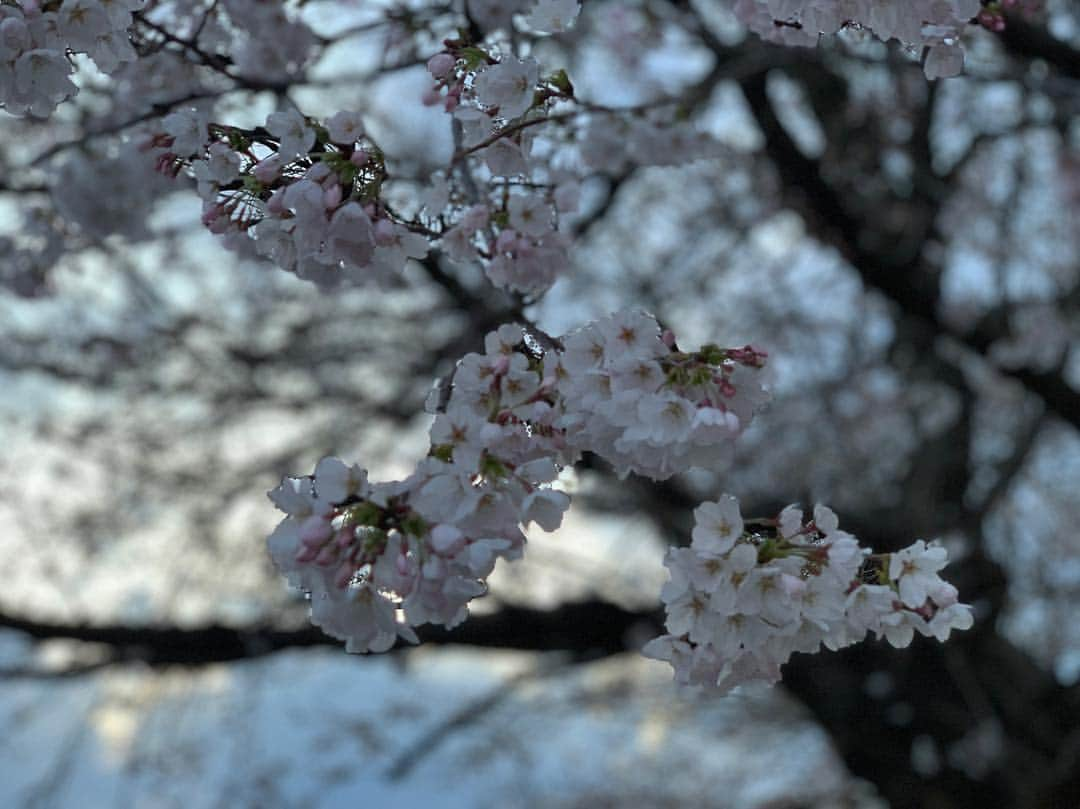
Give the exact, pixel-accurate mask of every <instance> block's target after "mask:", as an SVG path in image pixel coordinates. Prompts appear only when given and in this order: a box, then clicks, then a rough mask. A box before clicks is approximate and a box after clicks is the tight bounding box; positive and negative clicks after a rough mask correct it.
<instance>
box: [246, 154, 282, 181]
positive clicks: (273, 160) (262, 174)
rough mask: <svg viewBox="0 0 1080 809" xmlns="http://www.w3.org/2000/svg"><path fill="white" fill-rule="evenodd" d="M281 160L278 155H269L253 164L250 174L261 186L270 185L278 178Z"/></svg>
mask: <svg viewBox="0 0 1080 809" xmlns="http://www.w3.org/2000/svg"><path fill="white" fill-rule="evenodd" d="M281 165H282V160H281V158H280V157H279V156H278V155H276V154H275V155H270V157H268V158H266V159H265V160H260V161H259V162H258V163H256V164H255V168H253V169H252V170H251V173H252V174H253V175H255V179H256V180H258V181H259V182H260V183H262V184H263V185H270V183H272V182H274V180H276V179H277V178H278V174H279V173H280V172H281Z"/></svg>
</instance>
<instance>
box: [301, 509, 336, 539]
mask: <svg viewBox="0 0 1080 809" xmlns="http://www.w3.org/2000/svg"><path fill="white" fill-rule="evenodd" d="M333 533H334V529H333V528H332V527H331V526H330V521H329V520H327V519H326V518H325V517H322V516H320V515H318V514H313V515H312V516H310V517H308V518H307V519H306V520H304V521H303V522H302V523H300V541H301V542H302V543H303V544H305V545H309V546H312V547H318V546H320V545H322V544H323V543H324V542H326V540H328V539H330V536H331V535H332V534H333Z"/></svg>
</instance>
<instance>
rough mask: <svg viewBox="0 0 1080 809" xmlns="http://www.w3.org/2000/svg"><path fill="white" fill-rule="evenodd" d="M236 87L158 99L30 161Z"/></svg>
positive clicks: (41, 159) (36, 163)
mask: <svg viewBox="0 0 1080 809" xmlns="http://www.w3.org/2000/svg"><path fill="white" fill-rule="evenodd" d="M237 89H238V88H236V87H231V88H228V89H225V90H209V89H207V90H196V91H194V92H191V93H188V94H186V95H183V96H179V97H177V98H173V99H170V100H168V101H159V102H157V103H155V104H152V105H151V106H150V108H149V109H148V110H146V111H145V112H142V113H139V114H138V115H134V116H132V117H131V118H125V119H124V120H122V121H116V122H114V123H110V124H107V125H105V126H102V127H100V128H99V129H91V130H88V131H87V132H85V133H84V134H83V135H82V136H81V137H78V138H76V139H74V140H65V141H61V142H59V143H54V144H53V145H52V146H50V147H49V148H48V149H46V150H45V151H43V152H42V153H41V154H39V155H37V157H35V158H34V159H33V161H31V165H33V166H39V165H41V164H42V163H44V162H45V161H46V160H48V159H49V158H50V157H52V156H54V155H56V154H59V153H60V152H62V151H64V150H65V149H71V148H74V147H79V146H84V145H86V144H87V143H89V142H90V141H92V140H95V139H96V138H101V137H107V136H109V135H117V134H119V133H121V132H123V131H124V130H125V129H130V128H131V127H133V126H136V125H138V124H141V123H143V122H145V121H149V120H151V119H153V118H160V117H162V116H164V115H168V114H169V113H170V112H172V111H173V110H175V109H176V108H177V107H180V106H183V105H184V104H190V103H191V102H192V101H201V100H203V99H207V98H219V97H221V96H223V95H225V94H226V93H231V92H235V91H236V90H237Z"/></svg>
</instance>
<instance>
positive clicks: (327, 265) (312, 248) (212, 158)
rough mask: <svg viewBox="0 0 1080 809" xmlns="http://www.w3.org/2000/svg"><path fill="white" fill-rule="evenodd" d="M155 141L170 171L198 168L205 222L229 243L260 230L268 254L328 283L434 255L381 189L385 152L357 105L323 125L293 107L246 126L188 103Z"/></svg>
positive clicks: (375, 277)
mask: <svg viewBox="0 0 1080 809" xmlns="http://www.w3.org/2000/svg"><path fill="white" fill-rule="evenodd" d="M147 148H148V149H150V150H152V151H153V152H154V155H155V161H156V164H157V166H158V169H159V170H161V171H163V172H165V173H167V174H174V175H175V174H176V173H178V172H179V171H180V170H181V169H182V168H184V167H185V166H188V167H190V170H191V172H192V173H193V174H194V176H195V179H196V181H197V187H198V190H199V194H200V195H201V196H202V198H203V224H205V225H206V226H207V227H208V228H209V229H210V230H211V231H213V232H214V233H218V234H223V235H225V236H226V237H227V239H226V243H227V244H230V243H231V244H233V245H234V246H236V245H237V242H236V241H235V240H237V239H240V240H241V241H240V242H239V244H243V243H245V242H246V241H247V240H248V239H254V242H255V249H256V250H257V251H258V252H259V253H260V254H261V255H264V256H267V257H269V258H270V259H272V260H273V261H274V262H275V263H276V264H278V266H280V267H282V268H283V269H285V270H287V271H289V272H293V273H295V274H296V275H297V276H299V277H300V278H305V279H308V280H310V281H313V282H315V283H316V284H318V285H320V286H322V287H325V288H332V287H334V286H337V285H338V284H340V283H342V282H343V281H351V282H353V283H367V282H371V281H380V280H386V279H390V278H393V277H395V276H397V275H398V274H399V273H400V272H401V270H402V268H403V267H404V265H405V263H406V261H407V260H408V259H409V258H421V257H423V256H424V255H426V254H427V240H426V239H425V238H424V237H423V236H420V235H417V234H416V233H413V232H412V231H411V230H410V229H409V228H408V227H406V226H405V225H404V224H402V223H401V222H400V221H398V220H397V219H396V218H395V217H393V216H392V215H391V213H390V211H389V210H388V209H387V207H386V206H385V204H384V203H383V201H382V200H381V199H380V197H379V190H380V187H381V185H382V183H383V181H384V180H385V179H386V168H385V164H384V162H383V159H382V151H381V150H380V149H379V148H378V147H377V146H376V145H375V144H374V142H373V141H371V140H370V139H369V138H367V137H366V135H365V132H364V126H363V121H362V120H361V117H360V115H359V114H358V113H355V112H350V111H342V112H339V113H337V114H336V115H333V116H331V117H330V118H329V119H328V120H327V121H326V122H325V123H324V124H320V123H316V122H313V121H310V120H309V119H307V118H305V117H304V116H302V115H301V114H300V113H298V112H296V111H295V110H286V111H281V112H275V113H271V114H270V115H269V116H268V117H267V119H266V125H265V127H260V128H258V129H255V130H241V129H238V128H236V127H228V126H222V125H219V124H212V123H210V122H209V121H208V120H207V118H206V116H205V115H204V114H202V113H200V112H199V111H197V110H181V111H178V112H174V113H172V114H171V115H168V116H166V117H165V118H164V119H163V120H162V122H161V131H160V132H156V133H154V135H153V136H152V138H151V139H150V141H149V143H148V144H147ZM230 240H232V241H230Z"/></svg>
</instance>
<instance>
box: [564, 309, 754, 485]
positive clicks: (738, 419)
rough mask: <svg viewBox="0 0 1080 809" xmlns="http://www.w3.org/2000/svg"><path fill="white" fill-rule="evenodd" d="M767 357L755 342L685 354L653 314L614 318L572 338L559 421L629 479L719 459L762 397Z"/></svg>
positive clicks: (580, 445) (572, 438) (581, 445)
mask: <svg viewBox="0 0 1080 809" xmlns="http://www.w3.org/2000/svg"><path fill="white" fill-rule="evenodd" d="M764 364H765V354H764V352H762V351H759V350H757V349H754V348H752V347H750V346H746V347H744V348H741V349H723V348H720V347H719V346H716V345H705V346H702V347H701V348H700V349H699V350H698V351H695V352H685V351H679V350H678V349H677V347H676V346H675V341H674V337H673V336H672V335H671V334H670V333H667V334H663V335H662V334H661V332H660V328H659V326H658V325H657V323H656V321H655V320H654V319H652V318H651V317H649V316H648V315H645V314H643V313H641V312H624V313H620V314H617V315H613V316H611V317H608V318H605V319H603V320H600V321H598V322H596V323H593V324H590V325H589V326H586V327H585V328H583V329H581V330H579V331H577V332H574V333H573V334H571V335H570V336H568V337H567V338H566V339H565V341H564V350H563V352H562V354H561V357H560V366H559V376H560V381H559V392H560V395H561V397H562V408H563V415H562V417H561V419H560V420H559V422H558V423H559V426H560V427H562V428H564V429H565V430H566V431H567V434H568V441H569V442H570V443H571V444H572V445H573V446H574V447H575V448H576V449H578V450H589V451H591V452H595V453H597V454H598V455H600V456H601V457H603V458H605V459H607V460H608V461H610V462H611V463H612V464H613V465H614V466H615V468H616V469H617V470H618V472H619V474H620V475H621V476H624V477H625V476H626V475H627V474H629V473H630V472H634V473H637V474H640V475H645V476H647V477H650V478H653V479H656V480H659V479H664V478H668V477H670V476H671V475H673V474H676V473H677V472H683V471H686V470H687V469H689V468H691V467H706V468H707V467H710V466H715V465H717V463H718V462H719V461H720V460H722V457H723V455H724V454H725V453H726V452H727V451H728V450H729V449H730V447H731V445H732V442H733V440H734V439H735V437H736V436H738V435H739V434H740V433H741V432H742V430H743V429H745V427H746V426H747V425H748V424H749V422H750V419H751V417H752V415H753V413H754V410H755V409H756V408H757V407H758V406H759V405H760V404H761V402H762V401H763V399H764V391H763V390H762V388H761V386H760V385H759V384H758V383H757V381H756V380H755V379H754V376H755V374H754V371H756V370H757V369H759V368H761V367H762V366H763V365H764Z"/></svg>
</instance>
